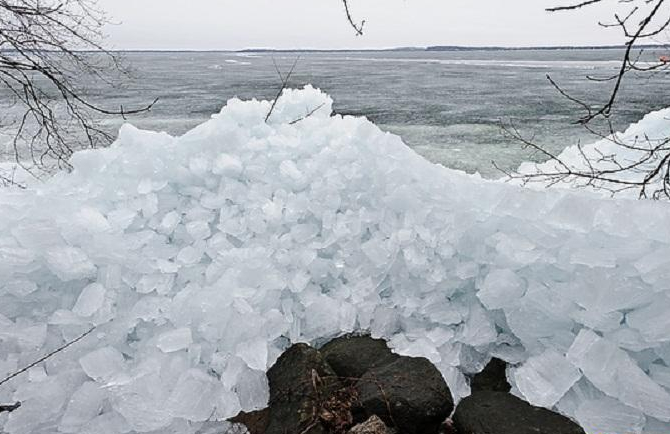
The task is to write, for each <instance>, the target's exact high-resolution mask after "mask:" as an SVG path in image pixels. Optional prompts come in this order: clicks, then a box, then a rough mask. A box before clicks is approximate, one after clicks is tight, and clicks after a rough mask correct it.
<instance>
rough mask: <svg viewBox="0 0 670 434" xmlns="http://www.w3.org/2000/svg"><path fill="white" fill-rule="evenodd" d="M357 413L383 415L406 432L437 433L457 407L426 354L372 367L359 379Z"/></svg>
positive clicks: (400, 430) (382, 417) (384, 419)
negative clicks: (422, 356) (423, 356)
mask: <svg viewBox="0 0 670 434" xmlns="http://www.w3.org/2000/svg"><path fill="white" fill-rule="evenodd" d="M355 387H356V390H357V391H358V399H359V405H360V408H359V409H358V411H357V414H356V416H359V417H360V416H363V417H365V418H367V417H370V416H372V415H377V416H379V417H380V418H381V419H382V420H383V421H384V422H385V423H386V424H387V425H388V426H391V427H393V428H396V429H397V430H398V431H399V432H401V433H403V434H434V433H437V432H438V429H439V427H440V424H441V423H442V422H443V421H444V420H445V419H446V418H447V416H449V414H450V413H451V411H452V410H453V408H454V403H453V399H452V397H451V392H450V391H449V388H448V387H447V384H446V382H445V381H444V378H443V377H442V375H441V374H440V372H439V371H438V370H437V368H435V366H434V365H433V364H432V363H431V362H430V361H428V360H427V359H424V358H415V357H398V358H397V359H396V361H394V362H393V363H390V364H385V365H384V366H380V367H377V368H373V369H370V370H369V371H368V372H366V373H365V374H364V375H363V376H362V377H361V378H360V380H358V382H357V383H356V386H355Z"/></svg>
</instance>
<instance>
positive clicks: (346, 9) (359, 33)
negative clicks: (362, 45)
mask: <svg viewBox="0 0 670 434" xmlns="http://www.w3.org/2000/svg"><path fill="white" fill-rule="evenodd" d="M342 3H343V4H344V12H345V13H346V14H347V21H349V24H350V25H351V27H352V28H353V29H354V30H355V31H356V36H362V35H363V27H364V26H365V20H362V21H361V22H360V23H358V24H356V21H354V19H353V17H352V16H351V12H350V11H349V0H342Z"/></svg>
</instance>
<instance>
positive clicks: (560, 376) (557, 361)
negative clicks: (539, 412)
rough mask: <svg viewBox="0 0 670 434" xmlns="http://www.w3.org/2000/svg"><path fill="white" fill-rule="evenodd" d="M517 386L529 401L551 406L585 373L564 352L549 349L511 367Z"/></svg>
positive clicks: (534, 403)
mask: <svg viewBox="0 0 670 434" xmlns="http://www.w3.org/2000/svg"><path fill="white" fill-rule="evenodd" d="M512 376H513V377H514V382H515V384H516V387H517V389H518V390H519V392H521V394H522V395H523V396H524V397H525V398H526V400H527V401H528V402H530V403H531V404H533V405H536V406H539V407H546V408H552V407H553V406H554V405H555V404H556V403H557V402H558V401H559V400H560V399H561V398H562V397H563V395H565V393H566V392H567V391H568V390H569V389H570V388H571V387H572V386H573V385H574V384H575V383H576V382H577V381H578V380H579V379H580V378H581V376H582V374H581V373H580V372H579V370H578V369H577V368H575V367H574V366H573V365H572V363H570V362H568V360H567V359H566V358H565V356H564V355H562V354H559V353H558V352H557V351H555V350H552V349H548V350H546V351H545V352H544V353H542V354H540V355H539V356H535V357H530V358H529V359H528V360H526V362H525V363H524V364H523V365H522V366H521V367H519V368H516V369H514V370H513V371H512Z"/></svg>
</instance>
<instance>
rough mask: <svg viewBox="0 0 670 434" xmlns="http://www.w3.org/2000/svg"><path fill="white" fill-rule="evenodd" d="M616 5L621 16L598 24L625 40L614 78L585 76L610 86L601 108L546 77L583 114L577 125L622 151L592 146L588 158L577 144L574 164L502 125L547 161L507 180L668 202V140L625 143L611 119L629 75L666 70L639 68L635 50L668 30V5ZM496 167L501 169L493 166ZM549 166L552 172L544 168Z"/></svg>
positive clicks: (659, 1)
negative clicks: (569, 184)
mask: <svg viewBox="0 0 670 434" xmlns="http://www.w3.org/2000/svg"><path fill="white" fill-rule="evenodd" d="M603 1H604V0H588V1H582V2H580V3H575V4H572V5H568V6H558V7H554V8H549V9H547V10H548V11H550V12H556V11H570V10H573V11H574V10H577V9H581V8H583V7H587V6H590V5H593V4H596V3H602V2H603ZM616 3H617V4H619V5H625V7H626V8H628V9H627V11H626V12H625V13H624V14H618V13H615V14H614V21H613V22H612V23H600V24H601V26H603V27H605V28H612V27H615V28H619V29H620V31H621V33H622V35H623V36H624V37H625V38H626V43H625V45H624V50H623V55H622V58H621V62H620V65H619V67H618V69H617V73H616V74H614V75H608V76H606V77H593V76H587V77H586V78H587V79H588V80H590V81H593V82H594V83H610V82H612V83H613V85H612V88H611V90H610V91H609V94H608V97H607V100H606V101H605V102H604V103H603V104H600V105H594V104H593V103H592V102H590V101H586V100H584V99H581V98H579V97H577V96H575V95H572V94H571V93H569V92H568V91H566V90H565V89H564V88H562V87H561V86H560V85H559V84H558V83H557V82H556V81H554V80H553V79H552V78H551V76H549V75H547V80H548V81H549V83H550V84H551V85H552V87H554V89H556V90H557V91H558V92H559V93H560V94H561V96H563V97H564V98H566V99H567V100H568V101H570V102H572V103H574V104H576V105H577V106H579V108H580V109H581V110H583V113H584V114H583V115H582V116H580V117H579V119H578V120H577V122H578V123H579V124H581V125H582V126H583V127H584V128H585V129H586V130H587V131H588V132H589V133H591V134H593V135H594V136H595V137H596V138H598V139H602V140H604V143H608V144H610V145H614V149H620V150H621V151H626V152H625V153H624V152H611V151H606V152H603V151H601V150H600V149H598V148H597V147H591V148H589V152H588V153H587V152H586V149H585V148H584V146H583V145H582V144H581V143H580V142H578V143H577V144H576V147H577V153H578V161H571V162H568V161H565V160H564V159H563V158H562V156H561V155H560V154H558V155H557V154H554V153H552V152H549V151H548V150H547V148H546V147H544V146H543V145H541V144H539V143H537V142H535V141H534V140H533V139H532V138H531V139H529V138H526V137H523V136H522V135H521V134H520V133H519V131H518V130H517V129H516V128H514V126H513V125H511V126H509V127H505V126H504V127H503V132H504V133H506V134H507V135H509V136H510V137H512V138H513V139H515V140H516V141H518V142H519V143H520V144H521V145H522V147H524V148H528V149H530V150H532V151H533V153H536V154H539V155H540V156H541V157H542V159H543V160H546V161H547V164H546V165H544V166H542V167H539V166H536V170H535V172H534V173H516V172H510V171H503V173H504V174H505V175H506V176H507V177H508V178H509V179H517V180H520V181H521V183H522V184H524V185H525V184H528V183H531V182H539V183H542V184H544V185H546V186H553V185H555V184H557V183H560V182H572V181H575V182H577V183H578V185H580V186H589V187H592V188H597V189H603V190H607V191H609V192H611V194H616V193H618V192H621V191H623V190H629V189H637V191H638V195H639V197H640V198H654V199H660V198H665V199H670V194H669V193H670V137H664V138H663V137H662V138H655V139H650V138H649V137H644V138H635V139H634V140H633V141H632V142H630V141H625V140H623V139H622V138H621V137H620V135H619V134H618V133H617V132H616V131H615V130H614V128H613V126H612V125H613V124H612V119H611V118H612V114H613V110H614V108H615V106H616V105H617V103H618V96H619V93H620V92H621V89H622V88H623V86H624V83H625V78H626V76H627V74H629V73H631V72H640V73H644V72H650V71H657V70H660V69H666V68H668V67H669V66H670V65H669V64H668V62H665V61H664V60H663V59H659V60H658V62H655V63H652V64H651V65H649V64H643V63H642V62H641V61H640V59H641V55H642V50H636V47H637V46H639V45H640V44H641V43H642V42H643V41H650V40H651V41H655V39H653V38H654V37H655V36H657V35H659V34H661V33H662V32H664V31H665V30H667V29H668V28H669V27H670V8H668V1H667V0H618V1H617V2H616ZM596 120H597V121H598V122H597V123H599V124H605V126H606V127H607V132H605V133H602V132H600V131H597V129H596V128H595V127H593V126H592V125H591V124H592V123H596V122H594V121H596ZM624 155H625V156H624ZM494 166H495V167H496V168H498V169H499V170H500V168H499V167H498V166H497V165H495V163H494ZM548 167H549V168H550V169H546V168H548Z"/></svg>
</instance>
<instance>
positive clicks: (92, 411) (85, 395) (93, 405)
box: [58, 381, 106, 433]
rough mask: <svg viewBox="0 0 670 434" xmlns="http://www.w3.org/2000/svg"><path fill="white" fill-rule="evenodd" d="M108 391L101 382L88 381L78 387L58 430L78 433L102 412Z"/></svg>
mask: <svg viewBox="0 0 670 434" xmlns="http://www.w3.org/2000/svg"><path fill="white" fill-rule="evenodd" d="M105 397H106V391H105V390H104V389H102V388H101V387H100V385H99V384H97V383H94V382H92V381H87V382H85V383H84V384H82V385H81V387H79V389H77V390H76V391H75V392H74V394H73V395H72V397H71V398H70V401H69V402H68V404H67V407H66V409H65V413H64V414H63V417H62V419H61V421H60V424H59V425H58V430H59V431H60V432H65V433H77V432H79V431H80V429H81V428H82V426H84V425H86V424H87V423H89V422H90V421H92V420H93V419H94V418H95V417H96V416H98V415H99V414H100V411H101V410H102V406H103V401H104V399H105Z"/></svg>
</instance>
